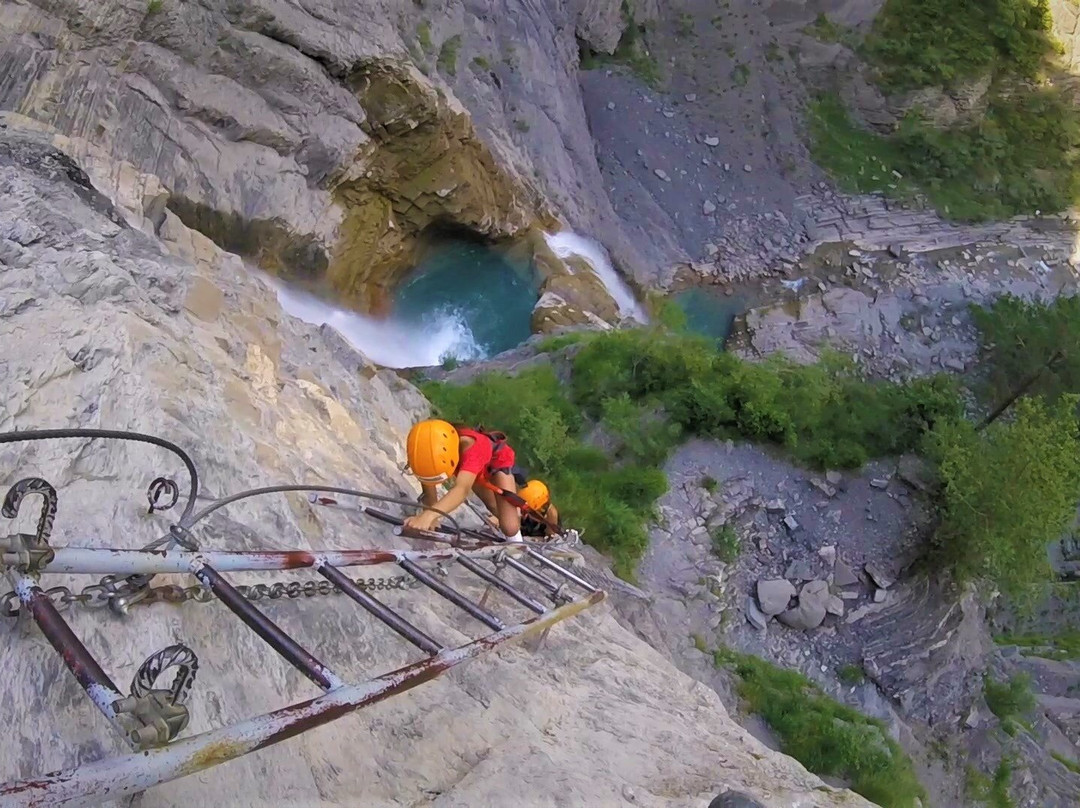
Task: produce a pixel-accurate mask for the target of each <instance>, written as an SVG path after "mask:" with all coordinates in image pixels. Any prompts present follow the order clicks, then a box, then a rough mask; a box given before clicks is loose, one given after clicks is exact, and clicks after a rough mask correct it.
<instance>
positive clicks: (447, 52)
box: [436, 34, 461, 76]
mask: <svg viewBox="0 0 1080 808" xmlns="http://www.w3.org/2000/svg"><path fill="white" fill-rule="evenodd" d="M459 50H461V34H454V35H453V36H452V37H450V38H449V39H448V40H446V41H445V42H443V44H442V47H441V48H440V49H439V58H438V60H437V62H436V64H437V65H438V66H439V70H441V71H442V72H443V73H446V74H447V75H450V76H456V75H457V59H458V51H459Z"/></svg>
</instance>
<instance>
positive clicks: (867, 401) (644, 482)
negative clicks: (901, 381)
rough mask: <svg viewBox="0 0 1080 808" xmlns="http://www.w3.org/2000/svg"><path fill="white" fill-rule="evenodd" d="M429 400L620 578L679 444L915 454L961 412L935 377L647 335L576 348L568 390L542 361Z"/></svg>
mask: <svg viewBox="0 0 1080 808" xmlns="http://www.w3.org/2000/svg"><path fill="white" fill-rule="evenodd" d="M555 340H562V338H555ZM570 342H571V341H567V340H563V341H562V342H559V343H558V346H557V347H566V346H567V345H569V344H570ZM424 392H425V394H426V395H427V396H428V398H429V399H430V400H431V401H432V402H433V403H434V404H435V407H436V410H437V411H438V412H439V413H440V414H441V415H442V416H443V417H446V418H448V419H449V420H452V421H463V422H466V423H473V424H482V425H484V426H487V427H489V428H492V429H500V430H502V431H504V432H506V433H507V434H508V435H509V436H510V439H511V443H512V445H513V446H514V448H515V450H516V451H517V452H518V456H519V458H520V462H521V463H522V464H524V465H526V466H527V467H529V468H530V469H533V470H535V473H536V474H537V476H541V477H543V478H544V479H545V481H546V482H547V483H548V484H549V486H550V487H551V488H552V490H553V492H554V494H553V496H554V499H555V501H556V502H557V503H558V506H559V509H560V511H562V512H563V513H564V514H565V516H566V520H567V524H569V525H572V526H574V527H576V528H578V529H579V530H582V531H584V532H583V536H584V538H585V540H586V541H588V542H589V543H590V544H592V545H593V546H595V547H597V548H599V549H601V550H604V551H606V552H609V553H611V554H612V556H613V557H614V559H615V562H616V569H617V571H618V572H619V574H620V575H623V576H625V577H630V576H632V574H633V569H634V566H635V565H636V563H637V560H638V558H639V557H640V555H641V553H642V552H644V550H645V548H646V547H647V545H648V534H647V532H646V529H645V525H646V524H647V523H648V522H649V521H650V520H652V519H653V518H654V508H655V502H656V500H657V499H658V498H659V497H660V496H661V495H663V493H664V491H666V490H667V482H666V478H665V476H664V474H663V472H662V471H661V470H660V466H661V465H662V464H663V462H664V461H665V460H666V458H667V457H668V455H669V454H670V452H671V450H672V449H673V448H674V447H675V446H676V445H678V443H679V442H680V441H681V440H682V439H683V437H684V436H688V435H700V436H703V437H731V438H744V439H749V440H754V441H764V442H771V443H774V444H776V445H778V446H781V447H783V448H784V449H786V450H787V451H789V452H790V453H791V455H792V456H794V457H795V458H796V459H797V460H799V461H800V462H803V463H806V464H808V465H812V466H816V467H830V468H831V467H837V466H856V465H859V464H861V463H863V462H864V461H865V460H866V459H867V458H870V457H875V456H880V455H885V454H894V453H898V452H904V451H909V450H911V449H913V448H915V447H916V446H917V445H919V443H920V441H921V439H922V436H923V433H924V432H925V431H926V430H927V429H929V428H930V427H932V426H933V425H934V423H935V422H936V421H937V420H939V419H940V418H946V417H947V418H954V417H958V416H959V412H960V404H959V399H958V398H957V396H956V393H955V391H954V390H953V388H952V387H951V383H949V382H948V381H947V380H946V379H945V378H944V377H941V378H938V379H931V380H921V381H917V382H912V383H910V384H906V385H892V384H885V383H873V382H867V381H865V380H862V379H860V378H859V377H858V376H857V375H855V373H854V371H853V370H852V368H851V367H850V366H849V365H845V364H844V363H841V362H839V361H837V360H834V359H830V360H829V361H826V362H823V363H820V364H819V365H813V366H809V367H803V366H799V365H795V364H792V363H790V362H785V361H782V360H779V359H777V360H771V361H768V362H765V363H762V364H752V363H749V362H744V361H742V360H740V359H738V358H737V357H734V356H732V355H730V354H725V353H722V352H719V351H718V350H717V348H716V346H715V344H714V343H713V342H711V341H709V340H704V339H698V338H695V337H689V336H682V335H672V334H664V333H660V332H657V331H650V330H626V331H618V332H610V333H604V334H597V335H593V336H590V337H589V338H588V339H587V340H585V341H583V342H581V343H580V348H579V349H578V351H577V353H576V355H575V356H574V358H573V360H572V376H571V384H570V385H569V389H568V390H566V391H564V390H563V388H562V387H560V382H559V380H558V378H557V376H556V374H555V372H554V370H553V369H552V368H551V367H550V366H548V367H542V368H534V369H530V370H528V371H526V372H524V373H522V374H520V375H518V376H517V377H506V376H501V375H493V374H489V375H485V376H481V377H479V378H477V379H475V380H474V381H473V382H471V383H470V384H469V385H467V386H464V387H454V386H451V385H448V384H438V383H429V384H428V385H426V386H425V387H424ZM567 393H569V395H567ZM583 415H584V416H586V417H587V419H588V420H587V421H586V420H585V419H583V417H582V416H583ZM596 423H599V424H600V425H601V427H602V432H603V433H605V434H606V435H607V436H609V437H610V438H612V439H613V440H614V443H615V445H614V449H613V452H612V455H611V456H610V457H609V456H607V455H605V453H604V452H602V451H600V450H599V449H597V448H595V447H591V446H589V445H587V444H586V443H585V437H586V434H588V433H589V432H591V427H592V425H594V424H596ZM714 484H715V483H714Z"/></svg>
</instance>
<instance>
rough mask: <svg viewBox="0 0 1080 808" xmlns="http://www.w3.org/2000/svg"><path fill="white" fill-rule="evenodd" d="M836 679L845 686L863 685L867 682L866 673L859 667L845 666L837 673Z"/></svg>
mask: <svg viewBox="0 0 1080 808" xmlns="http://www.w3.org/2000/svg"><path fill="white" fill-rule="evenodd" d="M836 677H837V678H838V679H839V680H840V681H841V682H843V683H844V684H845V685H861V684H862V683H863V682H865V681H866V672H865V671H863V669H862V668H861V667H859V666H858V665H844V667H842V668H841V669H840V670H838V671H837V672H836Z"/></svg>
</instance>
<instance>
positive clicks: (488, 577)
mask: <svg viewBox="0 0 1080 808" xmlns="http://www.w3.org/2000/svg"><path fill="white" fill-rule="evenodd" d="M458 563H459V564H461V566H463V567H464V568H465V569H467V570H468V571H469V572H471V573H473V574H474V575H478V576H479V577H481V578H483V579H484V580H485V581H487V582H488V583H489V584H491V585H492V586H494V587H495V588H496V589H500V590H502V591H503V592H505V593H506V594H507V595H509V596H510V597H512V598H513V599H514V600H516V601H517V602H518V603H520V604H521V605H522V606H524V607H525V608H527V609H532V611H534V612H536V613H537V614H543V613H544V612H546V611H547V609H545V608H544V607H543V605H541V604H540V603H537V602H536V601H535V600H533V599H532V598H530V597H529V596H528V595H526V594H525V593H524V592H522V591H520V590H519V589H516V588H515V587H514V586H512V585H511V584H508V583H507V582H506V581H504V580H503V579H502V578H500V577H499V576H498V575H495V574H494V573H492V572H488V570H486V569H484V568H483V567H481V566H480V565H479V564H477V563H476V562H475V561H473V560H472V559H471V558H466V557H465V556H458Z"/></svg>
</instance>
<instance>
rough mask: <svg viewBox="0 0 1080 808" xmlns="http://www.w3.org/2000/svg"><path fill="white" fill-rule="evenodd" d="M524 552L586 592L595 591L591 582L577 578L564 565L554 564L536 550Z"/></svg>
mask: <svg viewBox="0 0 1080 808" xmlns="http://www.w3.org/2000/svg"><path fill="white" fill-rule="evenodd" d="M526 554H527V555H528V556H529V558H531V559H533V560H534V561H538V562H539V563H540V564H542V565H543V566H545V567H547V568H548V569H550V570H554V571H555V572H557V573H558V574H559V575H561V576H563V577H564V578H566V579H567V580H568V581H571V582H573V583H575V584H577V585H578V586H580V587H581V588H582V589H584V590H585V591H586V592H595V591H596V587H595V586H593V585H592V584H590V583H589V582H588V581H586V580H584V579H582V578H579V577H578V576H576V575H574V573H572V572H570V570H568V569H566V567H564V566H563V565H562V564H556V563H555V562H554V561H552V560H551V559H550V558H547V557H546V556H544V555H543V554H541V553H538V552H536V550H527V551H526Z"/></svg>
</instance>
